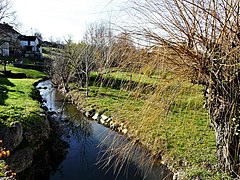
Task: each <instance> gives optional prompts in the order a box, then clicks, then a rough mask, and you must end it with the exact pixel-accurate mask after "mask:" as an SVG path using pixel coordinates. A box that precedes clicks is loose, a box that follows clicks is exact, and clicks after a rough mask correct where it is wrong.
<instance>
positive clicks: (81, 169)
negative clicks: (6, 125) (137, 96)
mask: <svg viewBox="0 0 240 180" xmlns="http://www.w3.org/2000/svg"><path fill="white" fill-rule="evenodd" d="M37 88H38V89H39V91H40V94H41V96H42V97H43V99H44V100H45V103H44V105H45V106H46V107H47V108H48V110H49V111H52V112H56V113H54V115H53V117H54V119H55V120H56V121H57V122H58V123H59V124H60V127H61V128H60V129H61V131H62V133H61V136H58V137H59V138H60V139H61V140H60V141H59V142H58V143H55V144H54V145H53V146H51V148H52V149H55V147H56V148H59V149H61V148H62V149H61V150H57V151H60V152H62V155H61V156H59V155H56V153H55V152H56V151H54V153H52V154H53V155H52V156H56V157H55V159H54V158H52V159H51V160H49V161H53V162H54V163H52V164H54V166H52V168H51V171H50V172H49V175H48V176H46V177H47V178H46V177H45V178H44V179H50V180H80V179H81V180H114V179H116V180H127V179H129V180H141V179H148V180H159V179H171V178H172V175H171V173H170V172H169V171H168V170H167V169H166V167H165V166H158V165H153V164H152V163H151V162H152V161H151V160H150V159H151V157H150V156H148V154H144V153H142V152H144V151H142V150H141V148H139V147H136V146H135V145H133V146H131V147H130V148H129V149H127V148H125V144H127V143H128V140H127V139H126V138H125V137H123V136H122V135H119V134H117V133H116V132H113V131H111V130H110V129H108V128H106V127H104V126H102V125H100V124H98V123H97V122H95V121H91V120H88V119H87V118H86V117H85V116H83V114H82V113H81V112H80V111H79V110H78V109H77V108H76V107H75V106H74V105H73V104H71V103H66V102H65V101H64V97H63V96H62V95H61V94H60V93H59V92H58V91H57V90H56V89H55V88H54V87H53V86H52V84H51V81H49V80H47V81H43V82H41V83H39V85H38V86H37ZM52 136H54V133H53V135H52ZM113 142H114V143H113ZM113 144H114V145H113ZM63 149H64V150H63ZM113 149H114V150H113ZM116 149H118V150H117V151H115V150H116ZM115 154H118V156H115ZM129 154H131V156H128V155H129ZM49 164H51V163H49ZM40 179H41V178H40Z"/></svg>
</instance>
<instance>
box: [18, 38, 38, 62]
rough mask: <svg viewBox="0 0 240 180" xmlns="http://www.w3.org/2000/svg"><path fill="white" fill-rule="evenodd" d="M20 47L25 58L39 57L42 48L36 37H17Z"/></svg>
mask: <svg viewBox="0 0 240 180" xmlns="http://www.w3.org/2000/svg"><path fill="white" fill-rule="evenodd" d="M19 40H20V46H21V48H22V51H23V53H24V55H25V57H41V56H42V47H41V44H40V42H39V40H38V38H37V36H24V35H22V36H19Z"/></svg>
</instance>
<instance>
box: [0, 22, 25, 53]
mask: <svg viewBox="0 0 240 180" xmlns="http://www.w3.org/2000/svg"><path fill="white" fill-rule="evenodd" d="M20 35H21V34H20V33H19V32H17V31H16V30H14V29H13V27H12V26H10V25H9V24H6V23H0V56H9V55H10V54H17V53H19V52H20V49H19V47H20V46H19V39H18V37H19V36H20Z"/></svg>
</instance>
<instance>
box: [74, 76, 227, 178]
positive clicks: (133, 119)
mask: <svg viewBox="0 0 240 180" xmlns="http://www.w3.org/2000/svg"><path fill="white" fill-rule="evenodd" d="M106 76H108V77H109V76H111V77H114V78H116V79H122V80H126V79H127V78H130V77H129V74H128V73H126V72H123V73H121V72H114V73H112V74H110V75H106ZM131 78H132V79H131V81H138V82H140V83H141V82H143V83H149V84H153V83H154V85H155V86H156V89H155V90H154V92H148V93H142V91H141V90H139V89H138V87H136V88H135V89H134V90H132V91H129V90H126V89H121V88H120V89H114V88H111V87H106V86H94V85H92V86H90V88H89V89H90V96H89V97H87V98H86V97H85V89H84V88H78V87H77V86H76V85H75V84H72V85H71V88H72V91H71V93H72V94H73V96H74V97H76V99H79V101H80V102H81V106H82V107H84V108H86V109H88V110H89V109H91V108H95V109H96V110H98V111H100V112H104V114H106V115H108V116H111V117H112V118H113V120H115V121H117V122H120V123H121V122H123V123H124V124H125V125H126V126H127V128H128V133H127V135H128V136H129V137H131V138H132V139H133V140H134V141H135V140H136V141H140V142H141V143H142V144H143V145H144V146H145V147H147V148H148V149H150V150H151V151H152V153H154V154H156V155H159V156H161V157H162V158H163V159H162V162H164V163H168V164H169V165H170V166H171V167H170V168H171V170H173V171H174V172H176V171H180V172H181V173H182V174H184V175H183V176H184V178H186V179H191V178H194V177H195V178H196V177H201V178H203V179H221V178H225V175H224V174H221V173H220V172H218V168H217V164H218V162H217V159H216V154H215V153H216V147H215V135H214V130H213V129H212V128H211V124H210V121H209V117H208V113H207V111H206V110H205V109H204V108H203V106H204V98H203V87H201V86H198V85H193V84H191V83H190V82H188V81H184V82H183V81H182V79H178V78H171V77H166V75H164V77H152V78H151V77H144V75H139V76H138V75H136V74H134V75H133V76H132V77H131ZM128 80H130V79H128Z"/></svg>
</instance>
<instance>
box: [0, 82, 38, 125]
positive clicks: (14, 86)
mask: <svg viewBox="0 0 240 180" xmlns="http://www.w3.org/2000/svg"><path fill="white" fill-rule="evenodd" d="M38 80H39V79H10V78H9V79H6V78H4V77H0V94H1V101H0V123H1V124H2V125H3V126H8V125H9V124H10V123H11V122H14V121H18V122H21V123H22V124H23V125H27V124H28V123H29V121H31V120H32V119H31V117H32V116H33V114H37V113H39V112H40V113H41V112H42V110H41V109H40V104H39V102H37V101H35V100H33V99H32V98H31V93H32V91H33V83H35V82H37V81H38Z"/></svg>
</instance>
